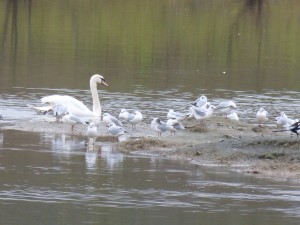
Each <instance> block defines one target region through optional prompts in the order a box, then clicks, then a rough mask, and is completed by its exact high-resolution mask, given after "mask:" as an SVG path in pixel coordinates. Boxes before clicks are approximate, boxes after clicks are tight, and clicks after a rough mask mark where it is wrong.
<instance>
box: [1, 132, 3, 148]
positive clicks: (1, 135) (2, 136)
mask: <svg viewBox="0 0 300 225" xmlns="http://www.w3.org/2000/svg"><path fill="white" fill-rule="evenodd" d="M0 146H1V147H2V146H3V134H2V133H1V134H0Z"/></svg>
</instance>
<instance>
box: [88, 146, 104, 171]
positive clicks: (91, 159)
mask: <svg viewBox="0 0 300 225" xmlns="http://www.w3.org/2000/svg"><path fill="white" fill-rule="evenodd" d="M98 148H99V146H96V145H90V144H88V145H87V149H86V152H85V165H86V169H87V170H95V169H96V168H97V167H96V165H97V158H98V151H99V150H100V151H101V146H100V149H99V150H98Z"/></svg>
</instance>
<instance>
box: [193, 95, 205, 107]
mask: <svg viewBox="0 0 300 225" xmlns="http://www.w3.org/2000/svg"><path fill="white" fill-rule="evenodd" d="M206 103H207V97H206V96H205V95H201V96H200V97H199V98H197V99H196V101H195V102H194V103H192V105H194V106H197V107H199V108H200V107H202V106H203V105H205V104H206Z"/></svg>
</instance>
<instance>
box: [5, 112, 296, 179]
mask: <svg viewBox="0 0 300 225" xmlns="http://www.w3.org/2000/svg"><path fill="white" fill-rule="evenodd" d="M205 123H206V125H205V126H201V125H200V124H199V122H197V121H196V120H195V119H186V120H184V121H182V124H183V125H184V126H185V127H186V129H185V130H183V131H180V132H178V133H176V135H175V136H174V135H172V136H171V135H170V133H169V132H167V133H163V134H162V136H161V137H157V135H156V133H155V132H154V131H152V130H151V129H150V125H149V124H145V123H141V124H138V125H137V130H136V131H131V128H130V126H129V125H125V127H126V129H127V130H128V132H129V134H128V135H124V137H123V136H122V137H121V138H120V141H119V142H115V143H114V145H115V146H116V147H117V149H118V150H119V151H121V152H131V153H136V154H137V153H143V154H145V153H147V154H155V155H158V156H162V157H166V158H170V159H175V160H185V161H188V162H190V163H193V164H197V165H203V166H218V167H226V168H228V169H233V170H236V171H238V172H240V173H245V174H254V175H256V176H262V177H269V178H276V179H282V180H290V181H296V182H300V138H297V137H296V136H295V135H294V136H292V137H291V135H290V132H282V133H279V132H278V133H274V132H272V130H275V128H274V127H272V126H271V125H265V126H263V127H259V126H257V125H253V124H249V123H245V122H240V121H233V120H229V119H227V118H223V117H217V116H212V117H211V118H209V119H207V120H206V121H205ZM86 128H87V126H86V125H76V127H75V130H74V132H73V133H72V132H71V126H70V125H69V124H62V123H56V122H51V121H45V118H43V120H31V121H19V122H18V123H16V124H12V125H7V126H3V127H1V130H20V131H29V132H46V133H65V134H69V135H72V134H73V135H78V136H85V131H86ZM99 129H100V132H99V136H98V137H97V141H98V142H99V141H103V142H111V141H112V137H111V136H109V135H108V134H107V132H106V130H107V128H106V127H105V126H104V125H103V124H100V128H99Z"/></svg>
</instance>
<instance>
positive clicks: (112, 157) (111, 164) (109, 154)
mask: <svg viewBox="0 0 300 225" xmlns="http://www.w3.org/2000/svg"><path fill="white" fill-rule="evenodd" d="M101 157H102V158H103V159H105V160H106V166H107V169H108V170H114V169H116V168H120V167H121V165H122V163H123V160H124V155H123V154H122V153H119V152H115V151H113V149H112V145H111V144H105V145H103V146H102V148H101Z"/></svg>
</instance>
